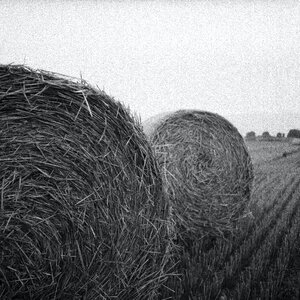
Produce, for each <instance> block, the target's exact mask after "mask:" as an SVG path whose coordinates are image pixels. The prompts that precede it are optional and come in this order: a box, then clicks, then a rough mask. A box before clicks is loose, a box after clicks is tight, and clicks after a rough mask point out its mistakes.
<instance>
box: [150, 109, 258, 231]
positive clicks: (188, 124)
mask: <svg viewBox="0 0 300 300" xmlns="http://www.w3.org/2000/svg"><path fill="white" fill-rule="evenodd" d="M144 131H145V132H146V133H147V135H148V137H149V140H150V142H151V143H152V145H153V147H154V149H155V153H156V157H157V160H158V162H159V164H160V168H161V173H162V175H163V180H164V185H165V190H166V193H167V195H168V197H169V198H170V199H171V202H172V203H173V210H174V217H175V221H176V223H177V225H178V228H180V229H181V230H180V232H181V233H182V234H184V233H192V236H195V234H197V235H200V236H205V235H209V236H211V237H216V236H223V235H224V234H226V233H230V232H232V230H233V229H234V227H235V224H236V221H237V220H238V219H239V218H240V217H241V216H242V214H243V212H244V209H245V207H246V205H247V203H248V201H249V197H250V189H251V185H252V178H253V171H252V163H251V159H250V156H249V154H248V151H247V148H246V146H245V144H244V141H243V138H242V136H241V135H240V134H239V132H238V131H237V129H236V128H235V127H234V126H233V125H232V124H230V123H229V122H228V121H227V120H226V119H224V118H223V117H221V116H219V115H216V114H213V113H209V112H202V111H195V110H190V111H184V110H182V111H177V112H175V113H173V114H172V113H170V114H165V115H160V116H158V118H156V117H154V118H152V119H149V120H148V121H146V122H145V123H144Z"/></svg>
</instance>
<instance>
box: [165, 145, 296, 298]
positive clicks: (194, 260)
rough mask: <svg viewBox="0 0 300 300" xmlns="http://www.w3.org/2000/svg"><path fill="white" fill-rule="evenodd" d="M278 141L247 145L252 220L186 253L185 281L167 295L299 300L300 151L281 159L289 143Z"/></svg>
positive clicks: (183, 260)
mask: <svg viewBox="0 0 300 300" xmlns="http://www.w3.org/2000/svg"><path fill="white" fill-rule="evenodd" d="M275 143H276V144H272V143H268V144H265V143H261V142H250V143H248V142H247V145H248V147H249V151H250V155H252V157H253V158H254V174H255V176H254V188H253V191H252V195H251V200H250V204H249V208H250V210H251V211H252V216H249V217H248V218H246V219H245V220H243V222H241V223H240V224H239V225H240V226H239V229H238V232H236V234H235V236H233V237H232V238H230V239H227V240H224V239H217V240H216V241H215V243H214V245H213V246H212V247H210V248H207V247H206V241H205V240H200V241H199V243H198V244H196V243H194V245H193V248H191V249H186V251H185V252H184V253H183V254H182V257H181V261H180V266H181V269H182V270H184V271H183V276H182V280H181V281H174V280H173V281H170V282H169V284H170V285H169V287H170V288H173V290H174V292H173V294H172V293H170V292H169V293H167V292H166V294H168V295H169V296H170V297H171V298H172V299H193V300H196V299H199V300H200V299H201V300H202V299H204V300H205V299H218V300H221V299H222V300H225V299H226V300H229V299H232V300H236V299H238V300H244V299H248V300H252V299H261V300H262V299H286V300H287V299H291V300H297V299H299V296H300V281H299V278H300V268H299V266H300V259H299V249H300V248H299V240H300V201H299V197H300V163H299V162H300V149H299V150H298V151H296V150H297V149H292V153H291V154H290V155H289V156H287V157H282V156H281V157H279V155H278V154H279V153H281V152H283V151H286V150H287V149H288V147H289V145H288V144H284V143H281V144H280V143H278V142H275ZM267 145H269V148H267V147H268V146H267ZM274 149H275V150H274ZM273 150H274V152H273V153H272V151H273ZM259 153H260V154H259ZM255 157H256V159H255ZM201 243H202V244H201Z"/></svg>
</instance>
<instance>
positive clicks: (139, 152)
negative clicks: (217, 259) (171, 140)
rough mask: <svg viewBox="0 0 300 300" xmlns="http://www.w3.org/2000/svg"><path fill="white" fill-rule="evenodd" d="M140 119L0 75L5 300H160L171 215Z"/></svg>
mask: <svg viewBox="0 0 300 300" xmlns="http://www.w3.org/2000/svg"><path fill="white" fill-rule="evenodd" d="M161 195H162V183H161V177H160V175H159V171H158V168H157V165H156V162H155V159H154V157H153V154H152V152H151V147H150V146H149V144H148V142H147V141H146V137H145V135H144V133H143V132H142V130H141V127H140V125H139V124H138V123H137V122H136V121H135V119H134V118H133V117H132V116H131V115H130V114H129V112H128V111H127V110H126V109H125V108H124V107H123V106H122V105H121V104H120V103H118V102H115V101H114V100H112V99H111V98H109V97H108V96H107V95H105V94H104V93H103V92H101V91H99V90H96V89H94V88H92V87H90V86H89V85H87V84H86V83H84V82H82V81H81V82H75V81H74V80H70V79H69V78H66V77H63V76H58V75H55V74H52V73H48V72H45V71H34V70H31V69H29V68H26V67H24V66H13V65H8V66H6V65H0V298H1V299H7V298H8V299H11V298H13V297H16V298H18V299H79V298H80V299H83V298H84V299H152V298H154V297H155V294H156V291H157V288H158V287H159V286H160V284H161V282H162V281H163V280H164V277H165V274H164V265H165V261H166V257H167V250H168V247H169V241H168V236H167V229H168V228H167V218H168V205H167V203H166V202H165V200H164V198H162V196H161Z"/></svg>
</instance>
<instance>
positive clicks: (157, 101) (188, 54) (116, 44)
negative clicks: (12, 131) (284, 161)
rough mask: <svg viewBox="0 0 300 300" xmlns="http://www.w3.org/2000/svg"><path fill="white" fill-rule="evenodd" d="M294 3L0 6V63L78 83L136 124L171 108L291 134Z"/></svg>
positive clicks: (297, 97) (294, 119)
mask: <svg viewBox="0 0 300 300" xmlns="http://www.w3.org/2000/svg"><path fill="white" fill-rule="evenodd" d="M298 3H299V1H286V0H285V1H246V0H245V1H216V0H211V1H164V0H161V1H135V2H134V1H120V2H119V1H100V0H99V1H96V0H94V1H92V0H90V1H89V0H86V1H75V0H73V1H71V0H68V1H67V0H66V1H63V0H60V1H51V0H47V1H41V0H40V1H38V0H36V1H17V0H14V1H7V0H2V1H1V2H0V63H4V64H6V63H21V64H23V63H25V64H26V65H28V66H30V67H33V68H42V69H46V70H49V71H54V72H59V73H63V74H66V75H71V76H76V77H79V76H80V74H82V77H83V78H84V79H86V80H87V81H88V82H90V83H91V84H93V85H98V86H99V87H100V88H101V89H104V91H106V93H108V94H109V95H111V96H113V97H115V98H116V99H118V100H120V101H121V102H123V103H125V104H126V105H127V106H129V107H130V108H131V110H132V111H134V112H136V113H137V114H138V115H140V117H141V118H142V120H145V119H147V118H148V117H151V116H154V115H156V114H158V113H162V112H166V111H172V110H177V109H186V108H189V109H199V110H208V111H211V112H216V113H219V114H221V115H223V116H225V117H227V118H228V119H229V120H230V121H231V122H232V123H233V124H234V125H235V126H236V127H237V128H238V129H239V130H240V131H241V133H242V134H245V133H246V132H247V131H250V130H255V131H257V133H262V131H265V130H268V131H270V132H271V133H272V134H276V133H277V132H278V131H283V132H287V131H288V130H289V129H291V128H299V129H300V4H298Z"/></svg>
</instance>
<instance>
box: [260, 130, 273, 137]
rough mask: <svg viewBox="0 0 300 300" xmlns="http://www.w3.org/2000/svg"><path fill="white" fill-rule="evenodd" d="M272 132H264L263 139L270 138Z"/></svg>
mask: <svg viewBox="0 0 300 300" xmlns="http://www.w3.org/2000/svg"><path fill="white" fill-rule="evenodd" d="M270 136H271V135H270V132H269V131H264V132H263V134H262V137H264V138H267V137H270Z"/></svg>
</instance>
